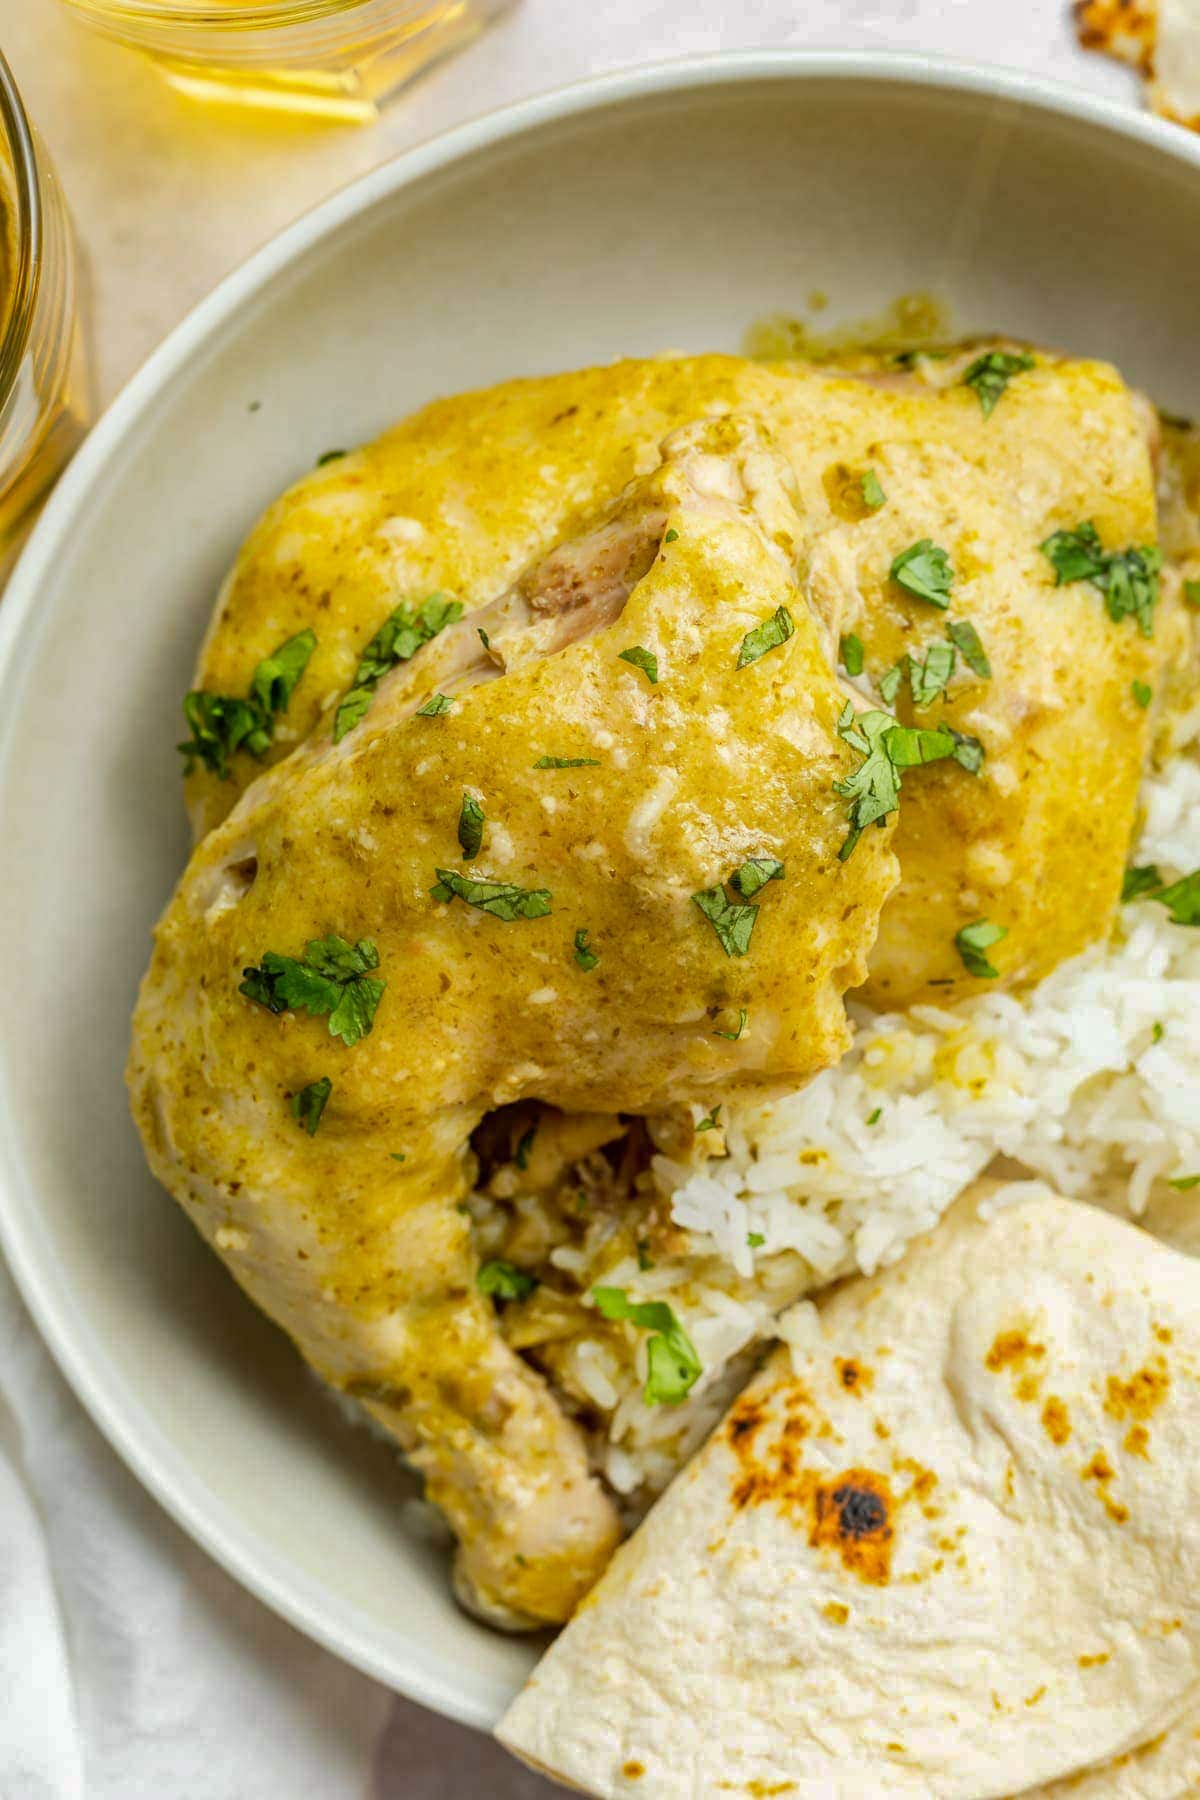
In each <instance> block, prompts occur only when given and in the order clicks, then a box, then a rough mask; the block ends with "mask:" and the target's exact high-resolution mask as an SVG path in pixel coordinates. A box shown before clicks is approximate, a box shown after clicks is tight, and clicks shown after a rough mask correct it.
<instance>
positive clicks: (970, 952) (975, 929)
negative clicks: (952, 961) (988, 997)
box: [954, 919, 1008, 981]
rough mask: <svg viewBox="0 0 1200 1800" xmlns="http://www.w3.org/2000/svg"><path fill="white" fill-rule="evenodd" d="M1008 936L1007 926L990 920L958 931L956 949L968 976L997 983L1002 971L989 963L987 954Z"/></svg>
mask: <svg viewBox="0 0 1200 1800" xmlns="http://www.w3.org/2000/svg"><path fill="white" fill-rule="evenodd" d="M1007 936H1008V927H1007V925H993V924H992V922H991V920H990V919H976V920H975V922H974V924H972V925H964V926H963V928H962V930H961V931H956V932H955V934H954V944H955V948H956V949H957V951H958V954H959V955H960V956H961V957H962V962H963V967H964V969H965V970H966V971H967V974H968V975H977V976H979V977H980V978H981V979H986V980H988V981H995V979H996V977H997V976H998V975H999V973H1000V971H999V969H997V968H995V967H993V965H992V964H991V963H990V962H989V961H988V958H987V955H986V952H987V951H988V950H990V949H991V947H992V945H993V944H998V943H999V942H1000V940H1001V938H1006V937H1007Z"/></svg>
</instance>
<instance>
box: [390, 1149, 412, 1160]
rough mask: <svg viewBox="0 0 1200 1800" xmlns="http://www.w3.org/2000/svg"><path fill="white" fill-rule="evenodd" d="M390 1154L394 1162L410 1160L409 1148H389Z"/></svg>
mask: <svg viewBox="0 0 1200 1800" xmlns="http://www.w3.org/2000/svg"><path fill="white" fill-rule="evenodd" d="M388 1155H389V1156H390V1157H391V1159H392V1161H393V1162H407V1161H408V1152H407V1150H389V1151H388Z"/></svg>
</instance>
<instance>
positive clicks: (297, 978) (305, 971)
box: [238, 936, 387, 1048]
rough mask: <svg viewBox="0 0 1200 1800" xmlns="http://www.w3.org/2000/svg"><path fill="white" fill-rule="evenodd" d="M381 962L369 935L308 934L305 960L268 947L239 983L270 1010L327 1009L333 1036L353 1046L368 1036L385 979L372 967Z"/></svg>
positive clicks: (316, 1014) (317, 1011)
mask: <svg viewBox="0 0 1200 1800" xmlns="http://www.w3.org/2000/svg"><path fill="white" fill-rule="evenodd" d="M378 967H379V952H378V951H377V950H376V948H375V946H374V944H373V943H372V942H371V940H370V939H369V938H359V940H358V942H357V944H348V943H347V942H346V940H345V938H340V937H333V936H330V937H324V938H310V939H309V941H308V943H307V945H306V946H305V951H304V957H303V960H298V959H297V958H295V957H291V956H279V955H277V954H276V952H275V951H274V950H268V951H267V952H266V954H265V955H264V956H263V959H262V963H261V966H260V967H258V968H251V969H243V970H242V974H243V976H244V978H245V979H244V980H243V981H242V983H241V986H240V987H239V989H238V992H239V993H242V994H244V995H245V996H246V998H247V999H248V1000H253V1001H255V1002H256V1003H257V1004H258V1005H259V1006H265V1007H266V1009H267V1011H268V1012H273V1013H282V1012H288V1011H292V1012H306V1013H308V1014H309V1015H310V1017H312V1018H314V1019H315V1018H320V1017H322V1016H323V1015H325V1014H328V1015H329V1032H330V1036H331V1037H340V1038H341V1040H342V1042H343V1043H344V1044H345V1045H346V1046H347V1047H348V1048H349V1047H350V1046H352V1045H354V1044H357V1043H358V1041H359V1039H360V1038H364V1037H366V1036H367V1034H368V1032H369V1031H370V1029H371V1027H372V1025H373V1024H374V1022H375V1011H376V1008H377V1007H378V1005H379V1002H380V1000H381V999H382V998H383V990H384V988H385V987H386V986H387V983H386V982H385V981H383V980H382V979H378V980H377V979H375V978H374V977H373V976H372V975H371V973H370V971H371V970H373V969H377V968H378Z"/></svg>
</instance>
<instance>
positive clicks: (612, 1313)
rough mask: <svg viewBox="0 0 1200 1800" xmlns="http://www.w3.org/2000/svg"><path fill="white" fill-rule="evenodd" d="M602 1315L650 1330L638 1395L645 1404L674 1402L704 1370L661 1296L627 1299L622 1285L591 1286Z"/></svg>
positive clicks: (682, 1329)
mask: <svg viewBox="0 0 1200 1800" xmlns="http://www.w3.org/2000/svg"><path fill="white" fill-rule="evenodd" d="M592 1299H593V1300H594V1301H595V1302H596V1309H597V1311H598V1312H599V1313H600V1315H601V1317H602V1318H605V1319H624V1320H627V1321H628V1322H629V1324H631V1325H637V1326H639V1327H640V1328H641V1329H642V1330H643V1331H649V1332H652V1333H653V1336H652V1337H651V1338H650V1340H649V1342H648V1343H647V1345H646V1358H647V1374H646V1385H645V1388H644V1389H643V1390H642V1397H643V1399H644V1400H645V1402H646V1405H647V1406H677V1405H678V1404H679V1402H680V1401H681V1400H684V1399H686V1398H687V1396H688V1394H689V1393H690V1392H691V1390H692V1388H693V1387H694V1386H695V1385H696V1382H697V1381H698V1380H699V1378H700V1376H701V1375H702V1374H703V1372H704V1367H703V1364H702V1363H701V1361H700V1358H699V1357H698V1356H697V1354H696V1346H695V1345H694V1344H693V1343H692V1340H691V1338H690V1337H689V1336H688V1334H687V1332H686V1331H685V1330H684V1328H683V1326H682V1325H681V1324H680V1322H679V1320H678V1319H677V1318H676V1317H675V1314H674V1313H673V1312H672V1310H671V1308H670V1307H669V1306H668V1305H667V1304H666V1302H665V1301H663V1300H647V1301H643V1302H641V1303H638V1302H636V1301H632V1300H630V1298H629V1296H628V1294H626V1292H625V1290H624V1288H615V1287H594V1288H593V1289H592Z"/></svg>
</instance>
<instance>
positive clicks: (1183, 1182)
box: [1170, 1175, 1200, 1194]
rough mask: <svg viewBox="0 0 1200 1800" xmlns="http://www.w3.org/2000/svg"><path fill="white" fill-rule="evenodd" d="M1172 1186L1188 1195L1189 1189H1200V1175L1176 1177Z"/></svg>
mask: <svg viewBox="0 0 1200 1800" xmlns="http://www.w3.org/2000/svg"><path fill="white" fill-rule="evenodd" d="M1170 1185H1171V1187H1173V1188H1178V1189H1179V1191H1180V1193H1181V1194H1186V1193H1187V1191H1188V1189H1189V1188H1194V1187H1200V1175H1176V1176H1175V1178H1174V1180H1173V1181H1172V1182H1171V1183H1170Z"/></svg>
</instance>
